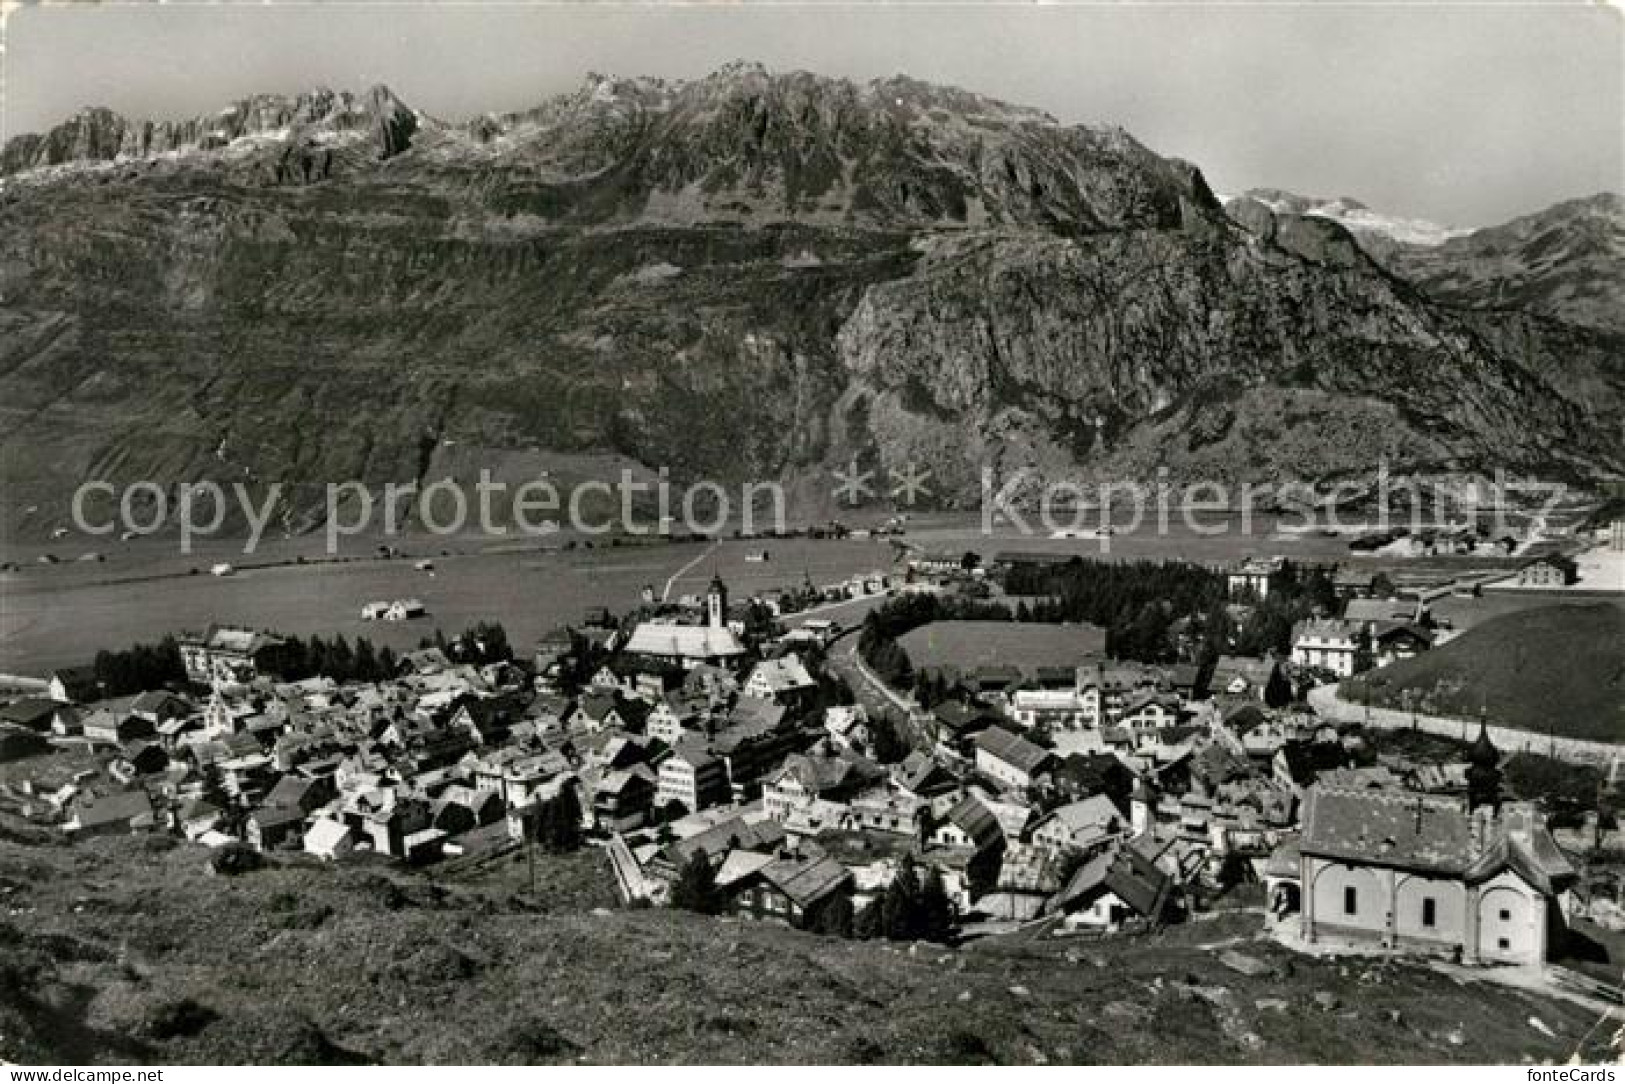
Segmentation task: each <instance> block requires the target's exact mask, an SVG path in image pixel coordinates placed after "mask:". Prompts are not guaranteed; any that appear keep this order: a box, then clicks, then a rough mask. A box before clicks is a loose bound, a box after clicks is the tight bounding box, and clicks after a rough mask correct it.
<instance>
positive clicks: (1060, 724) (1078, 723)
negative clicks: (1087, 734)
mask: <svg viewBox="0 0 1625 1084" xmlns="http://www.w3.org/2000/svg"><path fill="white" fill-rule="evenodd" d="M1009 715H1010V718H1012V719H1014V720H1015V721H1016V722H1017V723H1020V724H1021V725H1022V726H1023V727H1025V728H1027V729H1029V730H1030V729H1032V728H1033V727H1035V726H1044V727H1047V728H1049V729H1051V730H1075V729H1078V728H1081V727H1089V726H1095V725H1096V724H1097V723H1098V721H1099V719H1100V690H1099V689H1098V688H1096V687H1095V686H1093V685H1090V686H1088V687H1087V688H1084V689H1077V688H1066V689H1054V688H1039V689H1016V690H1015V691H1014V692H1012V693H1011V694H1010V708H1009Z"/></svg>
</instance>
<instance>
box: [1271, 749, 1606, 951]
mask: <svg viewBox="0 0 1625 1084" xmlns="http://www.w3.org/2000/svg"><path fill="white" fill-rule="evenodd" d="M1467 761H1468V771H1467V778H1468V788H1467V794H1466V796H1465V797H1456V796H1445V795H1437V794H1423V793H1420V792H1417V791H1411V790H1405V789H1401V788H1397V787H1387V788H1370V787H1366V788H1356V787H1325V786H1320V785H1316V786H1312V787H1310V788H1309V790H1308V792H1307V793H1306V794H1305V796H1304V806H1303V814H1302V824H1303V832H1302V836H1301V838H1300V839H1299V840H1298V843H1297V845H1296V848H1295V851H1296V854H1295V857H1296V860H1297V861H1296V874H1297V876H1296V877H1294V876H1292V875H1291V871H1292V862H1291V861H1290V859H1291V857H1292V855H1291V854H1289V853H1287V852H1289V851H1291V850H1292V849H1291V848H1289V847H1283V849H1282V853H1281V855H1280V857H1282V858H1285V859H1287V861H1284V862H1277V861H1276V858H1275V857H1272V858H1271V867H1272V870H1273V871H1274V872H1272V875H1271V876H1270V878H1269V882H1270V883H1269V891H1270V895H1271V903H1270V907H1271V912H1272V913H1273V914H1277V915H1281V916H1287V915H1290V913H1291V912H1292V911H1294V910H1296V911H1298V912H1299V916H1298V921H1299V924H1300V929H1301V934H1302V936H1303V938H1304V940H1306V941H1308V942H1310V943H1312V944H1326V945H1334V946H1335V945H1340V944H1341V945H1348V946H1356V947H1358V946H1378V947H1382V948H1386V949H1393V950H1400V951H1408V952H1414V953H1418V954H1432V955H1442V956H1447V957H1456V958H1460V959H1462V960H1465V961H1467V962H1470V963H1473V962H1476V963H1512V964H1538V963H1540V962H1542V961H1544V960H1545V959H1546V958H1547V955H1548V952H1549V951H1550V949H1551V947H1552V945H1553V942H1554V940H1556V939H1557V938H1559V937H1561V936H1562V934H1563V931H1564V930H1565V929H1566V926H1567V920H1568V911H1569V905H1570V902H1571V896H1570V893H1569V889H1570V888H1571V887H1572V886H1573V885H1574V883H1575V881H1576V880H1577V874H1576V871H1575V869H1574V867H1573V866H1572V865H1570V863H1569V861H1568V859H1567V858H1565V857H1564V855H1563V853H1562V851H1560V850H1559V849H1558V847H1557V844H1556V842H1555V841H1554V840H1553V839H1552V836H1551V833H1550V832H1549V831H1548V830H1547V828H1546V820H1545V817H1544V816H1543V815H1542V813H1541V811H1540V809H1539V808H1538V807H1536V806H1534V805H1532V804H1529V803H1525V802H1511V801H1507V800H1506V799H1505V798H1504V796H1503V795H1502V793H1501V754H1500V751H1499V750H1498V749H1496V747H1495V743H1494V742H1492V741H1491V740H1490V736H1489V730H1488V728H1487V727H1486V726H1484V725H1482V724H1481V725H1480V727H1479V733H1478V740H1477V741H1475V742H1474V743H1473V745H1472V746H1471V748H1470V749H1469V750H1468V752H1467Z"/></svg>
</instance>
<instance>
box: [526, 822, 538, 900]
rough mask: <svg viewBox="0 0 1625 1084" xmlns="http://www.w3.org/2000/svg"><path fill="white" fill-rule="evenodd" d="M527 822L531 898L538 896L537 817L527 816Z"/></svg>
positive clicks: (527, 858) (527, 855)
mask: <svg viewBox="0 0 1625 1084" xmlns="http://www.w3.org/2000/svg"><path fill="white" fill-rule="evenodd" d="M526 821H527V823H526V824H525V866H526V868H527V870H528V875H529V879H530V898H531V899H532V900H534V899H535V898H536V821H535V818H530V817H527V818H526Z"/></svg>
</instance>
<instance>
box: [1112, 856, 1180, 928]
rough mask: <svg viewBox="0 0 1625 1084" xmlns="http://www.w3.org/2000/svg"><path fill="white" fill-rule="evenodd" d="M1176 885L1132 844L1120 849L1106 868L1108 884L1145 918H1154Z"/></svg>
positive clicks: (1119, 897)
mask: <svg viewBox="0 0 1625 1084" xmlns="http://www.w3.org/2000/svg"><path fill="white" fill-rule="evenodd" d="M1173 886H1174V882H1173V878H1171V877H1169V876H1168V875H1167V874H1166V873H1164V872H1163V871H1162V869H1161V867H1159V866H1158V865H1157V864H1156V863H1155V862H1153V861H1151V859H1149V858H1147V857H1146V856H1145V855H1143V854H1141V853H1140V852H1139V851H1137V850H1135V849H1134V848H1133V847H1124V848H1122V849H1121V850H1119V851H1118V852H1117V860H1116V861H1114V862H1113V863H1112V864H1111V868H1109V869H1108V870H1107V871H1106V887H1107V888H1108V889H1110V890H1111V891H1112V892H1113V893H1114V894H1115V895H1116V896H1117V898H1118V899H1120V900H1122V901H1123V902H1124V903H1126V904H1128V905H1129V906H1130V907H1132V908H1134V910H1136V911H1138V912H1139V913H1140V915H1141V916H1142V917H1144V918H1149V919H1153V920H1154V919H1156V918H1157V917H1158V916H1159V915H1160V914H1161V913H1162V909H1163V907H1164V905H1166V903H1167V901H1168V897H1169V895H1170V894H1171V893H1172V892H1173Z"/></svg>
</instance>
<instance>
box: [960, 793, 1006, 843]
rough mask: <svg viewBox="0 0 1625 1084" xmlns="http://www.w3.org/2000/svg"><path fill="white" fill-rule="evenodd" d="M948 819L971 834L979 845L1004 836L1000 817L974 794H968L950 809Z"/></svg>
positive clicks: (968, 834)
mask: <svg viewBox="0 0 1625 1084" xmlns="http://www.w3.org/2000/svg"><path fill="white" fill-rule="evenodd" d="M948 821H949V823H951V824H952V825H953V826H954V827H956V828H958V829H959V830H960V831H962V832H964V833H965V834H966V835H967V836H969V837H970V838H971V839H972V840H973V841H974V842H975V843H976V845H977V846H978V847H982V846H986V845H988V844H990V843H992V842H993V841H995V840H997V839H1002V838H1003V837H1004V829H1003V828H1001V827H1000V826H999V818H998V817H996V816H994V814H993V810H991V809H989V808H988V807H987V804H986V803H985V802H983V801H982V800H981V799H980V798H978V797H976V796H975V795H974V794H972V795H967V796H966V797H965V798H963V799H961V800H960V801H959V802H958V803H957V804H956V805H955V806H954V807H953V808H952V809H950V810H948Z"/></svg>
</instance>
